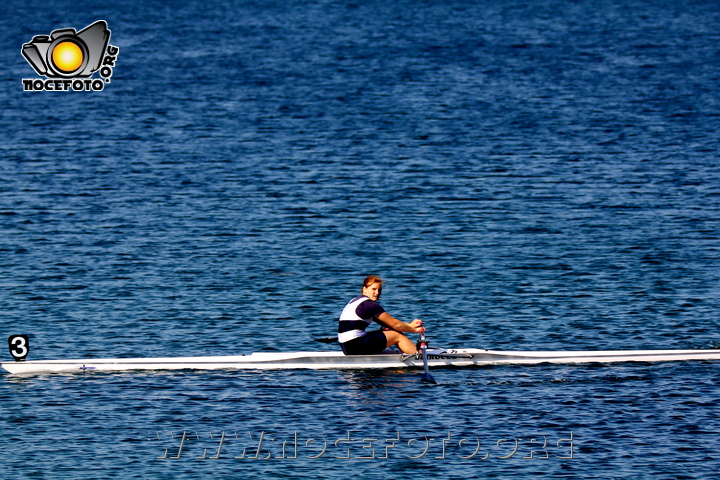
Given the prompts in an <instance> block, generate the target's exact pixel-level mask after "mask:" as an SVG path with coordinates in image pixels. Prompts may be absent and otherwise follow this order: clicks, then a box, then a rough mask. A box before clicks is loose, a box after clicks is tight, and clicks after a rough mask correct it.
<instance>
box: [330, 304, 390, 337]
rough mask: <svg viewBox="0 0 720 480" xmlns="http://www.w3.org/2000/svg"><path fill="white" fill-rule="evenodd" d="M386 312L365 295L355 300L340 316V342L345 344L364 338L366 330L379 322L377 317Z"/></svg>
mask: <svg viewBox="0 0 720 480" xmlns="http://www.w3.org/2000/svg"><path fill="white" fill-rule="evenodd" d="M384 311H385V309H384V308H382V307H381V306H380V304H379V303H377V302H373V301H372V300H370V299H369V298H368V297H366V296H365V295H360V296H359V297H355V298H353V299H352V300H350V303H348V304H347V305H346V306H345V308H343V311H342V313H341V314H340V321H339V322H338V341H339V342H340V343H345V342H349V341H350V340H353V339H355V338H359V337H362V336H363V335H365V329H366V328H367V327H368V326H369V325H370V324H371V323H372V322H373V320H375V321H377V318H376V317H377V316H378V315H380V314H381V313H383V312H384ZM378 323H380V322H378Z"/></svg>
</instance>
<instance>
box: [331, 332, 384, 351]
mask: <svg viewBox="0 0 720 480" xmlns="http://www.w3.org/2000/svg"><path fill="white" fill-rule="evenodd" d="M341 345H342V350H343V353H344V354H345V355H373V354H375V353H380V352H382V351H383V350H385V349H386V348H387V337H386V336H385V334H384V333H383V332H382V330H373V331H372V332H367V333H366V334H365V335H363V336H362V337H358V338H353V339H352V340H350V341H349V342H345V343H342V344H341Z"/></svg>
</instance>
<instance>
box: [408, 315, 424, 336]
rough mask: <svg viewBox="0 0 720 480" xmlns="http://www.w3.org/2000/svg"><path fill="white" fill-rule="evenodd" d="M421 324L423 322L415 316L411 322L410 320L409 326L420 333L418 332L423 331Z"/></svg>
mask: <svg viewBox="0 0 720 480" xmlns="http://www.w3.org/2000/svg"><path fill="white" fill-rule="evenodd" d="M422 324H423V322H422V320H420V319H418V318H416V319H415V320H413V321H412V322H410V326H411V327H412V328H413V331H414V332H415V333H420V332H422V331H423V326H422Z"/></svg>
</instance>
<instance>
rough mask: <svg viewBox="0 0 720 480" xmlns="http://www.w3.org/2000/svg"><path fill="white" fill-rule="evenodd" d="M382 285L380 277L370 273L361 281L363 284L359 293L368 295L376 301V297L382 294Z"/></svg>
mask: <svg viewBox="0 0 720 480" xmlns="http://www.w3.org/2000/svg"><path fill="white" fill-rule="evenodd" d="M382 285H383V281H382V279H381V278H380V277H377V276H375V275H370V276H369V277H366V278H365V280H364V281H363V286H362V289H361V291H360V293H362V294H363V295H365V296H366V297H368V298H369V299H370V300H372V301H374V302H376V301H377V299H378V298H380V294H382Z"/></svg>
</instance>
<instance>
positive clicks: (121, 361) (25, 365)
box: [2, 335, 720, 373]
mask: <svg viewBox="0 0 720 480" xmlns="http://www.w3.org/2000/svg"><path fill="white" fill-rule="evenodd" d="M8 343H9V345H10V353H11V354H12V355H13V358H15V361H13V362H2V367H3V368H4V369H5V370H7V371H8V372H10V373H46V372H84V371H88V370H91V371H100V372H118V371H128V370H185V369H200V370H216V369H238V370H239V369H255V370H259V369H267V370H270V369H275V370H278V369H315V370H321V369H366V368H422V367H423V366H424V362H423V357H422V355H421V354H417V355H407V354H403V353H400V352H383V353H380V354H377V355H345V354H343V353H342V352H285V353H276V352H259V353H253V354H251V355H230V356H206V357H164V358H163V357H160V358H97V359H92V358H87V359H76V360H31V361H26V360H25V357H26V356H27V353H28V352H29V344H28V343H27V337H26V336H22V335H16V336H12V337H10V338H9V339H8ZM425 353H426V354H425V357H426V361H427V365H428V366H429V367H434V368H437V367H467V366H474V365H499V364H538V363H609V362H668V361H686V360H720V349H718V350H609V351H560V352H541V351H537V352H534V351H527V352H524V351H502V350H482V349H477V348H452V349H444V348H433V349H427V350H426V352H425ZM426 372H427V370H426Z"/></svg>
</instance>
